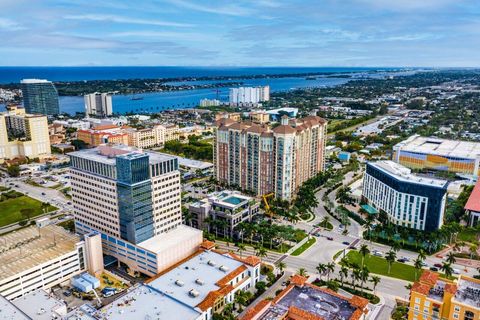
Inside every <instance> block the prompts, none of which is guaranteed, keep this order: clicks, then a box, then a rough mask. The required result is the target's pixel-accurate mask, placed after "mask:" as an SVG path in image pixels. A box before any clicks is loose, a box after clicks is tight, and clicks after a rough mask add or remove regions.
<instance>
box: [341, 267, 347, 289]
mask: <svg viewBox="0 0 480 320" xmlns="http://www.w3.org/2000/svg"><path fill="white" fill-rule="evenodd" d="M339 274H340V283H341V284H342V287H343V281H344V280H345V279H346V278H347V277H348V268H347V267H345V266H342V267H341V268H340V272H339Z"/></svg>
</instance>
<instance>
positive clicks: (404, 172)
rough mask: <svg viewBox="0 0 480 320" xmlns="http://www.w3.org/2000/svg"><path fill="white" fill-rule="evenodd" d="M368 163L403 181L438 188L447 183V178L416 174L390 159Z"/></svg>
mask: <svg viewBox="0 0 480 320" xmlns="http://www.w3.org/2000/svg"><path fill="white" fill-rule="evenodd" d="M368 164H369V165H371V166H373V167H375V168H377V169H379V170H381V171H384V172H385V173H387V174H389V175H392V176H394V177H395V178H397V179H398V180H401V181H404V182H411V183H416V184H422V185H426V186H432V187H439V188H443V187H446V185H447V183H448V181H447V180H441V179H434V178H427V177H422V176H417V175H415V174H413V173H412V170H410V169H409V168H406V167H404V166H402V165H401V164H398V163H396V162H393V161H390V160H382V161H377V162H369V163H368Z"/></svg>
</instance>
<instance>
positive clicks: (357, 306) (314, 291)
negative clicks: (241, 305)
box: [240, 275, 369, 320]
mask: <svg viewBox="0 0 480 320" xmlns="http://www.w3.org/2000/svg"><path fill="white" fill-rule="evenodd" d="M368 312H369V310H368V300H367V299H365V298H361V297H359V296H355V295H350V296H349V297H346V296H344V295H341V294H339V293H337V292H334V291H332V290H329V289H325V288H320V287H318V286H316V285H313V284H310V283H307V278H305V277H302V276H299V275H294V276H292V277H291V278H290V283H289V284H288V285H287V287H286V288H285V289H283V290H281V292H280V293H278V294H277V296H276V297H274V298H273V299H266V300H261V301H260V302H258V303H257V304H256V305H254V306H253V307H249V308H248V309H247V311H246V313H245V314H244V315H243V316H242V317H240V320H266V319H268V320H283V319H295V320H313V319H315V320H317V319H318V320H320V319H322V320H337V319H345V320H363V319H366V316H367V314H368Z"/></svg>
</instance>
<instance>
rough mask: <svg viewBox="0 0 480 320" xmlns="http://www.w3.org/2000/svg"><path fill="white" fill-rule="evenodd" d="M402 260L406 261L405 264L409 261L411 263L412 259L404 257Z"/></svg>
mask: <svg viewBox="0 0 480 320" xmlns="http://www.w3.org/2000/svg"><path fill="white" fill-rule="evenodd" d="M402 259H403V260H405V262H408V261H410V258H409V257H405V256H403V257H402Z"/></svg>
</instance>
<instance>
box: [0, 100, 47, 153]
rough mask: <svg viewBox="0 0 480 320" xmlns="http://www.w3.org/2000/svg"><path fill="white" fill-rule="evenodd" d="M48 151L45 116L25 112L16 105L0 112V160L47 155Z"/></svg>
mask: <svg viewBox="0 0 480 320" xmlns="http://www.w3.org/2000/svg"><path fill="white" fill-rule="evenodd" d="M50 152H51V151H50V137H49V135H48V122H47V117H46V116H43V115H38V114H37V115H34V114H26V113H25V109H23V108H18V107H17V106H8V107H7V111H6V112H3V113H0V160H3V159H12V158H16V157H29V158H36V157H48V156H49V155H50Z"/></svg>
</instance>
